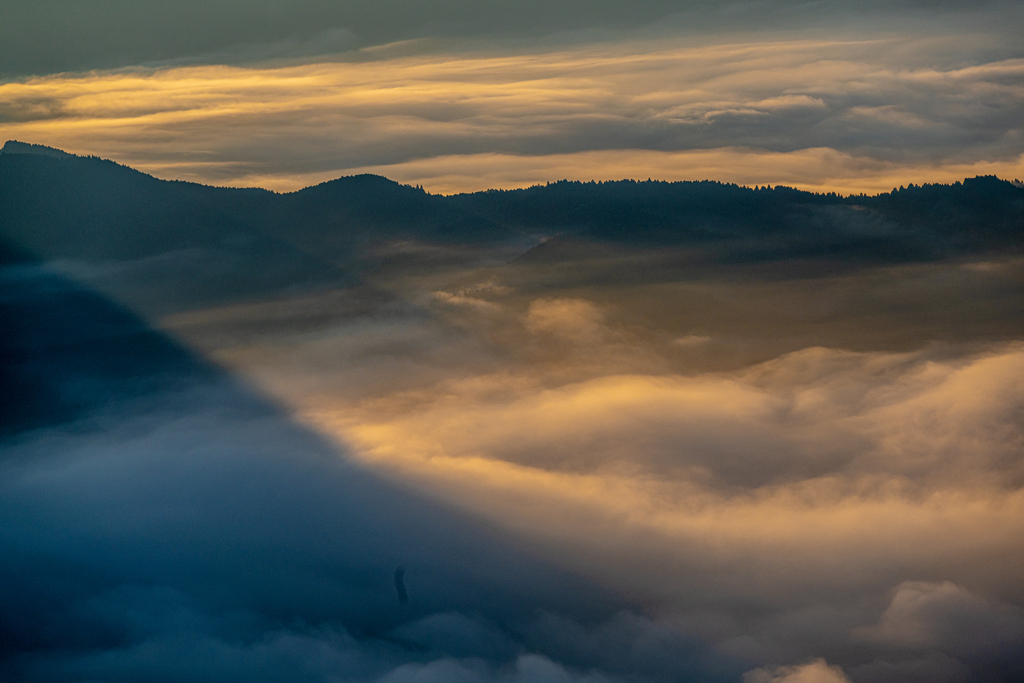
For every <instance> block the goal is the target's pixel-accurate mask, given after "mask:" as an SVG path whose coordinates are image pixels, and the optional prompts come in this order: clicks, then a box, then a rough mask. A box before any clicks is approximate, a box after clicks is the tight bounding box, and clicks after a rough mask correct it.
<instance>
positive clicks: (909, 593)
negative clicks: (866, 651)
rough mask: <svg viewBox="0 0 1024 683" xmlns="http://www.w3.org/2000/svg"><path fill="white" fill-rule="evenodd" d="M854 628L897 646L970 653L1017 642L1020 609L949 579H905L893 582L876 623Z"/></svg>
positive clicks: (1022, 618)
mask: <svg viewBox="0 0 1024 683" xmlns="http://www.w3.org/2000/svg"><path fill="white" fill-rule="evenodd" d="M860 633H861V634H862V635H863V636H864V637H865V638H868V639H871V640H874V641H876V642H881V643H884V644H887V645H892V646H895V647H899V648H908V649H920V650H934V649H939V650H944V651H947V652H953V653H955V654H963V653H968V654H971V653H977V652H978V651H983V650H985V649H999V648H1002V647H1006V646H1008V645H1011V644H1014V643H1017V644H1019V643H1020V642H1021V639H1022V638H1024V614H1022V613H1021V611H1020V610H1019V609H1016V608H1014V607H1011V606H1010V605H1006V604H1000V603H993V602H991V601H989V600H987V599H985V598H983V597H981V596H979V595H976V594H974V593H972V592H971V591H969V590H967V589H965V588H963V587H961V586H958V585H956V584H954V583H953V582H951V581H942V582H929V581H906V582H904V583H901V584H900V585H899V586H897V587H896V590H895V592H894V594H893V596H892V601H891V602H890V603H889V606H888V607H887V608H886V610H885V612H883V613H882V615H881V617H880V618H879V620H878V624H877V625H876V626H873V627H870V628H864V629H861V630H860Z"/></svg>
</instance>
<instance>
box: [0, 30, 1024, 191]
mask: <svg viewBox="0 0 1024 683" xmlns="http://www.w3.org/2000/svg"><path fill="white" fill-rule="evenodd" d="M729 38H730V39H728V40H727V39H726V38H724V37H723V38H719V39H717V40H715V41H712V40H710V39H707V38H705V39H702V40H700V41H693V42H691V41H683V40H672V39H662V40H650V39H648V40H645V41H636V42H624V43H596V44H584V45H575V46H570V47H568V48H566V47H561V48H559V49H550V48H548V49H546V50H538V49H537V48H536V47H534V49H533V50H532V51H531V50H527V49H524V48H522V47H520V48H518V49H516V50H507V51H504V52H480V51H473V52H458V51H449V52H446V53H441V54H425V55H424V54H418V55H411V56H410V55H405V56H387V55H382V56H380V57H378V58H370V59H368V60H364V61H349V62H324V63H313V64H291V65H283V66H276V67H274V66H265V65H264V66H260V67H249V68H240V67H230V66H224V65H212V66H191V67H175V68H160V69H152V68H150V69H142V68H134V69H128V70H121V71H109V72H94V73H88V74H79V75H71V76H68V75H62V76H48V77H41V78H34V79H29V80H24V81H20V82H11V83H6V84H3V85H0V108H2V110H3V111H6V112H8V114H7V116H6V118H7V120H6V121H5V122H2V123H0V135H2V136H6V137H9V138H14V139H20V140H28V141H32V142H37V143H45V144H48V145H52V146H56V147H60V148H63V149H67V150H69V151H72V152H76V153H83V154H99V155H102V156H109V157H113V158H114V159H115V160H117V161H120V162H122V163H128V164H130V165H132V166H136V167H138V168H141V169H143V170H145V171H147V172H151V173H154V174H156V175H158V176H161V177H174V178H181V179H187V180H194V181H202V182H208V183H214V184H231V185H265V186H269V187H272V188H274V189H297V188H298V187H300V186H302V185H305V184H311V183H314V182H319V181H322V180H325V179H328V178H331V177H336V176H338V175H343V174H346V173H356V172H377V173H383V174H385V175H388V176H390V177H394V178H397V179H399V180H402V181H405V182H411V183H417V184H424V185H425V186H426V187H427V188H428V189H431V190H434V191H444V192H452V191H464V190H471V189H472V190H477V189H486V188H487V187H520V186H524V185H529V184H531V183H536V182H543V181H547V180H554V179H558V178H561V177H571V178H580V179H584V180H590V179H600V178H621V177H623V176H626V175H629V176H635V177H639V178H646V177H658V178H661V179H669V180H674V179H699V178H703V177H713V178H715V179H719V180H726V181H735V182H743V183H750V184H779V183H787V184H791V185H799V186H802V187H813V188H818V189H838V190H844V191H877V190H880V189H890V188H891V187H893V186H894V185H900V184H905V183H906V182H907V181H908V180H915V181H916V180H919V179H930V180H933V181H935V180H942V179H946V178H949V179H952V178H954V177H960V178H962V177H963V176H964V175H965V174H970V173H972V172H983V171H984V172H996V173H999V174H1002V175H1008V176H1010V177H1017V176H1019V175H1021V174H1022V170H1021V158H1022V157H1021V155H1022V154H1024V147H1022V146H1021V143H1020V139H1021V136H1020V134H1019V133H1020V130H1019V129H1020V126H1019V121H1020V118H1021V117H1020V111H1021V106H1022V102H1024V85H1022V83H1024V81H1022V78H1024V62H1022V61H1021V58H1020V55H1018V54H1016V53H1015V52H1014V51H1013V50H1012V49H1010V48H1006V49H1005V50H1002V51H1001V52H1000V49H996V53H998V54H995V53H993V49H995V48H991V46H986V50H981V49H980V48H979V47H977V46H976V45H975V44H974V42H973V38H971V37H970V36H964V35H959V36H958V35H955V34H952V35H947V36H945V37H942V38H935V37H932V38H926V37H919V36H914V35H912V36H910V37H896V38H894V37H892V36H890V35H885V34H880V33H877V32H874V33H870V34H868V35H866V36H860V37H858V38H856V39H838V38H836V37H835V36H833V35H829V36H827V37H826V36H823V37H820V38H817V39H810V38H807V37H802V38H793V39H789V40H771V41H767V40H763V39H757V38H756V36H755V37H753V38H752V37H751V36H746V40H739V39H738V38H737V37H735V36H731V37H729ZM949 53H954V54H958V55H960V58H961V59H960V61H959V62H957V63H956V64H945V63H944V62H943V60H942V56H944V55H946V54H949Z"/></svg>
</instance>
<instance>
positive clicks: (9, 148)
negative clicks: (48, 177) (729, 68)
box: [0, 140, 75, 159]
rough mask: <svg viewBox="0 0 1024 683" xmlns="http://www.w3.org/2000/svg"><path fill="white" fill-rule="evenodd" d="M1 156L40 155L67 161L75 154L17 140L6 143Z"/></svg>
mask: <svg viewBox="0 0 1024 683" xmlns="http://www.w3.org/2000/svg"><path fill="white" fill-rule="evenodd" d="M0 154H40V155H42V156H47V157H57V158H58V159H67V158H71V157H74V156H75V155H74V154H68V153H67V152H65V151H64V150H60V149H56V148H54V147H47V146H46V145H33V144H31V143H28V142H19V141H17V140H8V141H7V142H6V143H4V146H3V148H2V149H0Z"/></svg>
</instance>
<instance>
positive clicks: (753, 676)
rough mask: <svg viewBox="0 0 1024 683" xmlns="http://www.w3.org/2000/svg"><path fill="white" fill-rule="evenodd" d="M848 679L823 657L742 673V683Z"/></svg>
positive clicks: (839, 681) (818, 682)
mask: <svg viewBox="0 0 1024 683" xmlns="http://www.w3.org/2000/svg"><path fill="white" fill-rule="evenodd" d="M849 681H850V679H849V678H847V677H846V675H845V674H843V670H842V669H841V668H839V667H838V666H829V665H828V663H827V662H826V661H825V660H824V659H816V660H815V661H813V662H811V663H810V664H803V665H801V666H777V667H772V668H769V669H754V670H753V671H749V672H747V673H745V674H743V683H849Z"/></svg>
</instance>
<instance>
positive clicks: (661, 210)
mask: <svg viewBox="0 0 1024 683" xmlns="http://www.w3.org/2000/svg"><path fill="white" fill-rule="evenodd" d="M0 220H2V223H0V238H2V239H3V241H4V242H5V243H6V245H7V246H6V247H4V249H5V250H6V251H7V252H9V253H15V252H18V253H25V254H29V255H31V256H33V257H35V258H38V259H41V260H47V261H52V260H60V261H62V262H67V263H71V264H72V265H71V266H68V267H70V268H72V269H73V268H79V269H83V268H84V269H88V268H106V269H111V268H114V269H117V268H120V269H121V270H122V271H124V272H127V273H128V277H129V279H131V278H134V279H135V282H136V283H137V285H136V288H137V291H138V292H139V294H138V296H140V297H143V298H145V297H147V296H149V297H150V299H152V300H153V301H156V300H157V299H161V297H163V298H164V299H167V300H168V301H169V303H167V304H166V305H167V306H169V307H170V308H174V307H175V306H191V305H199V304H203V303H211V302H216V301H218V300H221V299H229V298H234V299H237V298H239V297H247V296H266V295H268V294H272V293H274V292H277V291H281V290H283V289H287V288H295V287H309V286H318V285H319V284H324V283H332V284H337V283H351V282H354V281H356V280H357V279H358V277H359V272H360V269H361V268H363V267H364V266H365V259H364V257H365V255H366V253H367V251H368V250H369V249H372V248H373V246H374V245H380V244H386V243H390V242H395V241H418V242H428V243H434V244H463V245H464V244H471V245H475V246H477V247H488V246H490V245H500V244H507V243H511V242H515V241H517V240H518V241H520V242H523V243H524V244H525V242H524V241H523V240H524V236H533V237H534V238H536V239H540V238H549V237H557V238H558V239H556V243H557V242H558V241H559V240H562V241H565V240H568V242H566V244H570V243H572V244H578V243H581V242H602V243H613V244H617V245H621V246H625V247H631V246H636V247H659V246H685V247H696V248H700V249H702V250H703V251H704V252H705V253H707V255H708V256H707V258H709V259H715V260H723V261H729V262H734V263H735V262H747V261H749V262H763V261H773V260H787V259H816V260H825V261H843V262H863V263H886V262H899V261H913V260H933V259H942V258H948V257H953V256H957V255H962V254H968V253H985V252H1005V251H1020V250H1021V248H1022V247H1024V189H1022V188H1020V187H1018V186H1016V185H1015V184H1013V183H1010V182H1007V181H1003V180H1000V179H998V178H995V177H994V176H986V177H977V178H973V179H967V180H965V181H963V182H962V183H954V184H952V185H924V186H910V187H907V188H901V189H899V190H894V191H893V192H891V193H884V194H880V195H877V196H871V197H868V196H853V197H843V196H839V195H836V194H814V193H810V192H803V191H799V190H795V189H792V188H786V187H775V188H759V189H751V188H746V187H740V186H737V185H732V184H726V183H719V182H713V181H700V182H672V183H669V182H658V181H646V182H637V181H632V180H623V181H616V182H600V183H595V182H590V183H581V182H569V181H560V182H556V183H551V184H548V185H544V186H537V187H531V188H528V189H523V190H511V191H493V190H492V191H486V192H476V193H472V194H463V195H456V196H451V197H445V196H440V195H431V194H428V193H426V192H424V191H422V190H420V189H418V188H413V187H409V186H406V185H400V184H398V183H396V182H393V181H391V180H388V179H386V178H382V177H379V176H372V175H360V176H351V177H345V178H339V179H337V180H333V181H330V182H326V183H322V184H320V185H316V186H314V187H308V188H306V189H304V190H300V191H298V192H293V193H288V194H278V193H273V192H269V191H266V190H260V189H232V188H215V187H208V186H203V185H198V184H194V183H186V182H179V181H164V180H158V179H156V178H153V177H152V176H149V175H146V174H144V173H141V172H139V171H135V170H133V169H131V168H128V167H126V166H122V165H119V164H116V163H114V162H112V161H106V160H102V159H99V158H95V157H77V156H74V155H69V154H66V153H64V152H62V151H60V150H54V149H51V148H48V147H43V146H40V145H28V144H26V143H20V142H15V141H11V142H8V143H7V144H5V145H4V147H3V153H2V154H0ZM536 239H535V240H534V243H536ZM524 248H525V247H524ZM567 249H568V252H571V251H572V249H570V248H568V247H564V248H561V250H560V251H558V253H559V254H561V255H562V256H560V258H561V257H564V256H565V254H566V253H568V252H567V251H566V250H567ZM542 251H543V250H542ZM555 251H556V250H553V249H552V245H548V247H547V252H549V253H554V252H555ZM147 288H149V289H147ZM150 290H152V291H151V293H150V294H146V292H147V291H150ZM133 291H134V290H133ZM168 297H169V299H168ZM172 299H173V300H174V301H171V300H172Z"/></svg>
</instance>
